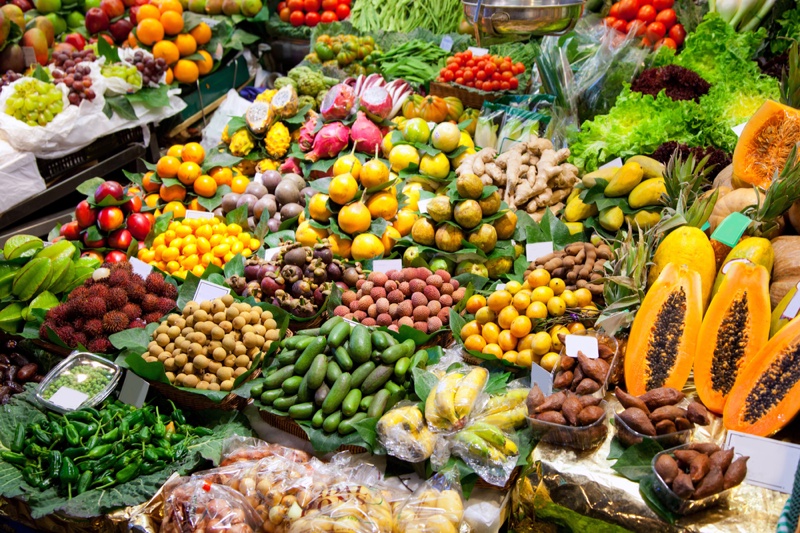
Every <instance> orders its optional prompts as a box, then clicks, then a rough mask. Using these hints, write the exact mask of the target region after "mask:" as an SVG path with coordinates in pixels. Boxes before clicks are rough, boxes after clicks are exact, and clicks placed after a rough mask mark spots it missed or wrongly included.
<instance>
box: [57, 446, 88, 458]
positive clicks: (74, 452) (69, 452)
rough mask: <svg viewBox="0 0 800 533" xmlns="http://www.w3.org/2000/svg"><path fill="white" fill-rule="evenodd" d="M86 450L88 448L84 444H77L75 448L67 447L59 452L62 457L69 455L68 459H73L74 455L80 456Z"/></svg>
mask: <svg viewBox="0 0 800 533" xmlns="http://www.w3.org/2000/svg"><path fill="white" fill-rule="evenodd" d="M88 451H89V448H87V447H86V446H78V447H76V448H67V449H66V450H64V451H63V452H61V455H63V456H64V457H69V458H70V459H75V458H76V457H81V456H83V455H86V453H87V452H88Z"/></svg>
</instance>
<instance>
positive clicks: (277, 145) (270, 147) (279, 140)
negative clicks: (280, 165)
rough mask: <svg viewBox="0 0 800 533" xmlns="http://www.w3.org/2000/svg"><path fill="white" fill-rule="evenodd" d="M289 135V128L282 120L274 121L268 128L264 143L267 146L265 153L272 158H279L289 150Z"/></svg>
mask: <svg viewBox="0 0 800 533" xmlns="http://www.w3.org/2000/svg"><path fill="white" fill-rule="evenodd" d="M291 142H292V140H291V136H290V135H289V128H287V127H286V125H285V124H284V123H283V122H276V123H275V124H273V126H272V127H271V128H270V129H269V132H268V133H267V138H266V139H265V140H264V144H265V145H266V147H267V153H268V154H269V156H270V157H271V158H273V159H280V158H281V157H283V156H285V155H286V152H288V151H289V145H290V144H291Z"/></svg>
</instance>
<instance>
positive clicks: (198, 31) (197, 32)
mask: <svg viewBox="0 0 800 533" xmlns="http://www.w3.org/2000/svg"><path fill="white" fill-rule="evenodd" d="M189 35H191V36H192V37H194V40H195V41H197V44H199V45H204V44H206V43H207V42H208V41H210V40H211V27H210V26H209V25H208V24H206V23H205V22H201V23H200V24H198V25H197V26H195V27H194V28H192V29H191V30H190V31H189Z"/></svg>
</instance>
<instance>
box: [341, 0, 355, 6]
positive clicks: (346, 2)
mask: <svg viewBox="0 0 800 533" xmlns="http://www.w3.org/2000/svg"><path fill="white" fill-rule="evenodd" d="M339 4H344V5H346V6H347V7H352V5H353V0H339Z"/></svg>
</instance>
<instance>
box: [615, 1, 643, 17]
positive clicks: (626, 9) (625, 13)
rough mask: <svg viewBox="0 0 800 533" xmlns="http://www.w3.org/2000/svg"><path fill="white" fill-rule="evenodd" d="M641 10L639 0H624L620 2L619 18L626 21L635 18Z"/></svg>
mask: <svg viewBox="0 0 800 533" xmlns="http://www.w3.org/2000/svg"><path fill="white" fill-rule="evenodd" d="M638 12H639V4H638V3H637V0H622V2H620V3H619V18H621V19H622V20H625V21H629V20H633V19H635V18H636V14H637V13H638Z"/></svg>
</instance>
